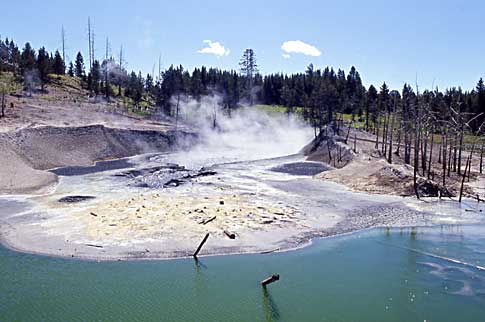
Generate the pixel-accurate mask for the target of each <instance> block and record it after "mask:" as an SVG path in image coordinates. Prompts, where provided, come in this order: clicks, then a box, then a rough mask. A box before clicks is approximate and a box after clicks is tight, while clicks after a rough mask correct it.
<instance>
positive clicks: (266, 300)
mask: <svg viewBox="0 0 485 322" xmlns="http://www.w3.org/2000/svg"><path fill="white" fill-rule="evenodd" d="M263 310H264V320H265V321H267V322H269V321H271V322H274V321H279V320H280V311H279V309H278V306H277V305H276V303H275V302H274V300H273V297H272V296H271V293H270V292H268V289H267V288H266V287H263Z"/></svg>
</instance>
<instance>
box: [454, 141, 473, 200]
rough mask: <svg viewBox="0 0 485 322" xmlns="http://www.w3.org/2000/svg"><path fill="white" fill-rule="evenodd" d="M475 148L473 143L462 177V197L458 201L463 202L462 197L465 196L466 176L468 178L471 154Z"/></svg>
mask: <svg viewBox="0 0 485 322" xmlns="http://www.w3.org/2000/svg"><path fill="white" fill-rule="evenodd" d="M474 148H475V145H474V144H473V145H472V149H471V152H470V154H469V155H468V158H467V161H466V163H465V171H464V172H463V177H462V179H461V186H460V197H459V198H458V202H461V199H462V197H463V189H464V187H465V178H466V173H467V169H468V168H469V167H471V156H472V154H473V149H474Z"/></svg>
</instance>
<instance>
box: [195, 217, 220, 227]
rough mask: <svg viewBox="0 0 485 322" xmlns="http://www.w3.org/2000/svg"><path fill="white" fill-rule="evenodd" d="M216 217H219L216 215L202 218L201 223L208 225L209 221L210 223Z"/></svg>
mask: <svg viewBox="0 0 485 322" xmlns="http://www.w3.org/2000/svg"><path fill="white" fill-rule="evenodd" d="M216 218H217V216H214V217H211V218H209V219H206V220H202V221H201V222H200V223H199V224H201V225H207V224H208V223H210V222H211V221H213V220H215V219H216Z"/></svg>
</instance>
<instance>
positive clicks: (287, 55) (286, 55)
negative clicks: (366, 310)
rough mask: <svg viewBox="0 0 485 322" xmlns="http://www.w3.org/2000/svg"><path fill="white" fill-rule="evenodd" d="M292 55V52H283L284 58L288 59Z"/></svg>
mask: <svg viewBox="0 0 485 322" xmlns="http://www.w3.org/2000/svg"><path fill="white" fill-rule="evenodd" d="M290 57H291V56H290V54H287V53H283V58H286V59H288V58H290Z"/></svg>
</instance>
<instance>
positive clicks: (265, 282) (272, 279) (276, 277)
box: [261, 274, 280, 287]
mask: <svg viewBox="0 0 485 322" xmlns="http://www.w3.org/2000/svg"><path fill="white" fill-rule="evenodd" d="M279 280H280V274H273V275H271V276H270V277H268V278H266V279H264V280H262V281H261V285H263V287H265V286H266V285H269V284H271V283H273V282H276V281H279Z"/></svg>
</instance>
